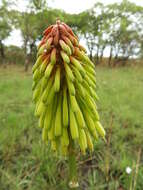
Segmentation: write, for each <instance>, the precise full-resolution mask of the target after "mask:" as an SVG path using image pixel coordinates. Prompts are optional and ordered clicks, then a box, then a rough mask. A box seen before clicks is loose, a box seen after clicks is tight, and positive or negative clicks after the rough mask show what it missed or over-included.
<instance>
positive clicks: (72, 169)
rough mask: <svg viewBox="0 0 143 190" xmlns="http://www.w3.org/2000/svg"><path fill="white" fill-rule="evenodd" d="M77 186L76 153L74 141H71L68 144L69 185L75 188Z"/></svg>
mask: <svg viewBox="0 0 143 190" xmlns="http://www.w3.org/2000/svg"><path fill="white" fill-rule="evenodd" d="M78 186H79V185H78V180H77V165H76V155H75V149H74V142H73V141H72V142H70V146H69V187H70V188H77V187H78Z"/></svg>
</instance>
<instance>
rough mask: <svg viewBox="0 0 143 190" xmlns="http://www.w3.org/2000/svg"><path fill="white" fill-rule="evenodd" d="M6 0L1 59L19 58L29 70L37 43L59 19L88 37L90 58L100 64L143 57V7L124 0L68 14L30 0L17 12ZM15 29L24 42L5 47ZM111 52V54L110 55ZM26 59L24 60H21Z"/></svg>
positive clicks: (1, 11) (0, 14) (0, 18)
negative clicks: (17, 45) (104, 61)
mask: <svg viewBox="0 0 143 190" xmlns="http://www.w3.org/2000/svg"><path fill="white" fill-rule="evenodd" d="M15 2H16V1H15V0H13V1H11V3H9V1H7V0H2V3H1V5H0V28H1V29H0V62H1V63H4V62H5V61H6V60H9V61H12V62H15V60H16V58H17V59H18V60H22V61H21V62H23V63H25V69H26V70H27V69H28V65H29V63H30V62H33V61H34V57H35V54H36V45H37V43H38V42H39V40H40V39H41V38H42V32H43V30H44V29H45V28H46V27H47V26H48V25H50V24H52V23H55V21H56V19H57V18H59V19H60V20H62V21H64V22H66V23H67V24H68V25H70V26H71V27H72V29H73V30H74V32H75V33H76V34H77V35H78V36H79V38H80V39H84V41H85V42H86V45H87V47H88V53H89V56H90V58H91V59H92V60H93V61H95V63H96V64H100V63H101V62H102V60H103V58H104V57H105V56H108V58H107V59H106V60H107V64H108V65H109V66H111V65H115V64H118V63H120V62H122V63H123V64H125V63H126V61H127V60H128V59H130V58H142V57H143V7H142V6H138V5H136V4H134V3H131V2H130V1H128V0H123V1H122V2H121V3H113V4H109V5H104V4H102V3H95V5H94V6H93V7H92V8H91V9H89V10H86V11H83V12H81V13H79V14H68V13H66V12H64V11H62V10H59V9H51V8H49V7H48V5H47V1H46V0H40V1H37V0H30V1H29V5H28V7H27V9H26V11H17V10H14V9H13V8H12V6H11V5H12V4H13V3H15ZM13 29H19V30H20V32H21V36H22V40H23V45H22V47H21V48H19V47H16V46H5V39H7V38H8V37H9V36H10V33H11V31H12V30H13ZM106 54H108V55H106ZM18 57H19V58H18ZM21 58H23V59H21Z"/></svg>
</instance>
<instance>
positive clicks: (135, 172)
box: [0, 66, 143, 190]
mask: <svg viewBox="0 0 143 190" xmlns="http://www.w3.org/2000/svg"><path fill="white" fill-rule="evenodd" d="M23 70H24V69H23V68H22V67H16V66H11V67H8V68H5V69H4V68H0V110H1V111H0V129H1V130H0V189H1V190H5V189H6V190H25V189H26V190H39V189H42V190H61V189H62V190H68V187H67V185H66V184H67V162H66V160H64V159H62V158H57V157H56V155H54V154H51V152H50V151H49V150H48V148H47V147H45V146H44V145H43V143H42V141H41V131H40V129H39V128H38V127H37V120H36V118H35V117H34V116H33V113H34V106H33V103H32V101H31V99H32V92H31V85H32V76H31V72H29V73H24V72H23ZM96 71H97V81H98V86H97V93H98V95H99V97H100V102H99V103H98V109H99V113H100V115H101V121H102V123H103V125H104V127H105V129H106V131H107V143H104V142H103V141H102V140H100V141H99V142H97V143H95V153H93V155H92V159H91V155H90V154H88V155H86V156H84V157H80V156H78V157H79V158H78V167H79V181H80V188H81V189H82V190H83V189H86V190H99V189H104V190H106V189H109V190H116V189H119V188H120V190H122V189H124V190H135V189H136V190H141V189H142V187H143V160H142V157H141V156H142V148H143V95H142V94H143V75H142V73H143V68H141V67H140V68H139V67H122V68H114V69H111V68H106V67H97V68H96ZM128 166H129V167H131V169H132V172H131V174H127V173H126V167H128Z"/></svg>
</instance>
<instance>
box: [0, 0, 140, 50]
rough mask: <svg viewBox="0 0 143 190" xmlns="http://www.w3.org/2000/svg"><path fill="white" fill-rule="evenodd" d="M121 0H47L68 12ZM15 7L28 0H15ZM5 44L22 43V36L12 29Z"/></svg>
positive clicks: (131, 0)
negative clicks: (97, 3) (99, 3)
mask: <svg viewBox="0 0 143 190" xmlns="http://www.w3.org/2000/svg"><path fill="white" fill-rule="evenodd" d="M0 1H1V0H0ZM121 1H122V0H100V1H99V0H98V1H96V0H48V2H49V3H48V6H49V7H52V8H57V9H63V10H64V11H66V12H68V13H80V12H82V11H84V10H86V9H90V8H91V7H92V6H93V5H94V4H95V3H96V2H101V3H103V4H111V3H120V2H121ZM16 2H17V3H16V6H15V9H17V10H20V11H22V10H25V9H26V5H27V3H28V0H17V1H16ZM130 2H133V3H136V4H137V5H141V6H143V0H130ZM5 44H6V45H17V46H21V45H22V37H21V34H20V31H19V30H13V31H12V32H11V35H10V37H9V38H7V39H6V40H5Z"/></svg>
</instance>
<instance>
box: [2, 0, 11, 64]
mask: <svg viewBox="0 0 143 190" xmlns="http://www.w3.org/2000/svg"><path fill="white" fill-rule="evenodd" d="M7 5H8V3H7V2H6V1H5V0H2V6H1V7H0V28H1V29H0V55H1V62H2V63H4V59H5V50H4V40H5V39H6V38H7V37H8V36H9V35H10V32H11V29H12V28H11V24H10V21H9V17H8V10H7Z"/></svg>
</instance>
